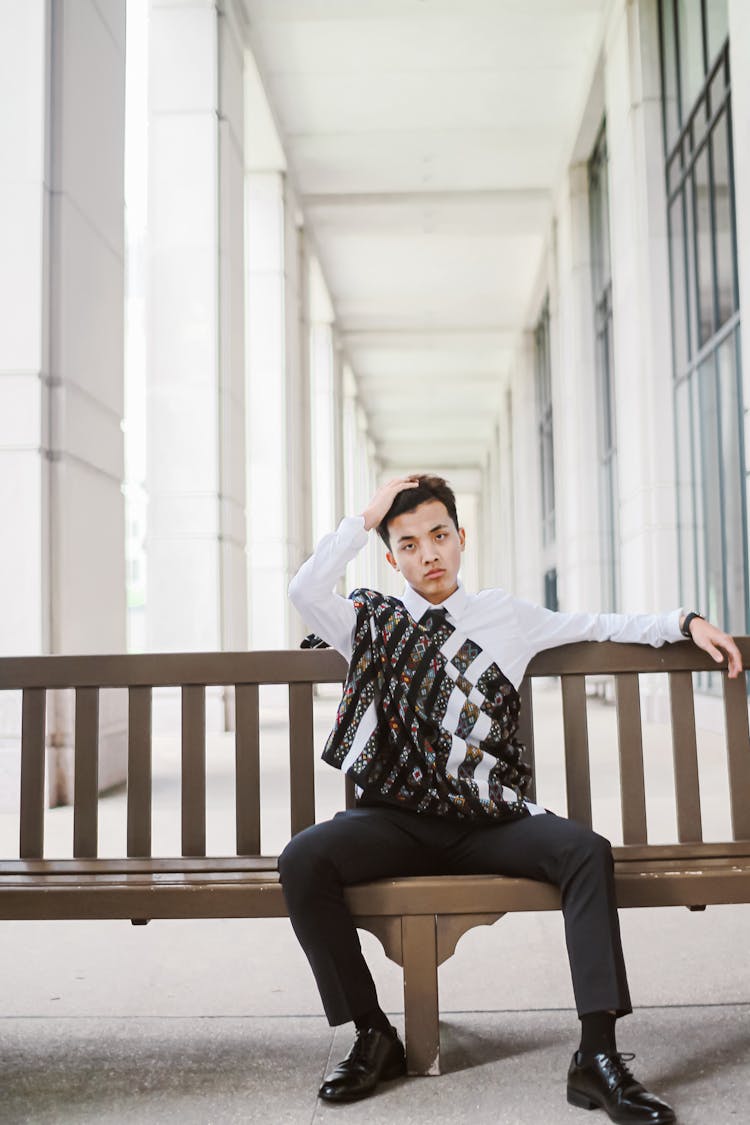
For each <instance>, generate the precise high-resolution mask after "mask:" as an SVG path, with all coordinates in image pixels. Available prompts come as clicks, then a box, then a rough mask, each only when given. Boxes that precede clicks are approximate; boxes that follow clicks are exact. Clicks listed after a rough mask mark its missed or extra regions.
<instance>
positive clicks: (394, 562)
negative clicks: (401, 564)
mask: <svg viewBox="0 0 750 1125" xmlns="http://www.w3.org/2000/svg"><path fill="white" fill-rule="evenodd" d="M385 557H386V558H387V559H388V562H389V563H390V564H391V566H392V567H393V569H394V570H398V563H397V562H396V560H395V559H394V557H393V555H392V554H391V552H390V551H386V552H385Z"/></svg>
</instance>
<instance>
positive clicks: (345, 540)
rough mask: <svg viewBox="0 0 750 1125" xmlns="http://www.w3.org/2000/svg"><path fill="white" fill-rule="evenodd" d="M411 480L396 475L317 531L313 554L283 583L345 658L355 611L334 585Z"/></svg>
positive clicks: (320, 633) (294, 601)
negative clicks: (330, 527) (361, 505)
mask: <svg viewBox="0 0 750 1125" xmlns="http://www.w3.org/2000/svg"><path fill="white" fill-rule="evenodd" d="M416 484H417V481H413V480H411V478H409V477H397V478H396V479H394V480H391V481H389V482H388V483H387V484H384V485H382V487H381V488H379V489H378V490H377V492H376V493H375V495H374V496H373V497H372V499H371V500H370V502H369V504H368V505H367V507H366V508H365V510H364V511H363V512H362V514H361V515H359V516H345V517H344V519H343V520H342V521H341V523H340V524H339V526H338V527H337V529H336V530H335V531H332V532H330V534H328V535H324V536H323V538H322V539H321V540H320V542H319V543H318V545H317V547H316V548H315V552H314V554H312V555H311V556H310V558H309V559H307V561H306V562H304V563H303V564H302V566H301V567H300V568H299V570H298V571H297V573H296V574H295V576H294V578H293V579H292V581H291V582H290V583H289V598H290V600H291V602H292V604H293V605H294V607H295V608H296V609H297V610H298V611H299V614H300V616H301V617H302V619H303V620H304V621H306V622H307V624H308V625H310V626H312V628H313V629H314V630H315V632H316V633H317V634H318V636H320V637H322V638H323V640H324V641H326V642H327V643H328V644H329V645H331V646H332V647H333V648H335V649H337V650H338V651H339V652H340V653H341V654H342V656H344V657H346V659H347V660H348V659H349V657H350V656H351V651H352V636H353V633H354V626H355V623H356V619H357V614H356V610H355V609H354V605H353V603H352V602H351V601H349V599H348V598H342V596H341V594H337V593H336V590H335V588H334V587H335V586H336V583H337V582H338V580H339V578H340V577H341V575H342V574H343V573H344V571H345V569H346V564H347V563H348V562H350V560H351V559H353V558H354V557H355V556H356V555H357V554H358V553H359V552H360V551H361V550H362V548H363V547H364V546H365V544H366V543H367V539H368V532H369V531H370V529H371V528H373V527H377V525H378V524H379V523H380V521H381V520H382V519H383V516H384V515H385V514H386V512H387V511H388V509H389V508H390V506H391V504H392V503H393V501H394V499H395V497H396V495H397V494H398V493H399V492H401V491H402V489H404V488H412V487H414V486H416Z"/></svg>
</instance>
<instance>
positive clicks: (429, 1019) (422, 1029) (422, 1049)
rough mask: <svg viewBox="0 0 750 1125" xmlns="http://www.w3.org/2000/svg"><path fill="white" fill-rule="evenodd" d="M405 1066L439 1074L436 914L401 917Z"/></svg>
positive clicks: (419, 1071) (424, 1073) (415, 1070)
mask: <svg viewBox="0 0 750 1125" xmlns="http://www.w3.org/2000/svg"><path fill="white" fill-rule="evenodd" d="M401 927H402V930H401V933H402V949H403V958H404V1014H405V1023H406V1066H407V1070H408V1072H409V1074H421V1075H431V1074H440V1026H439V1008H438V976H437V925H436V919H435V915H434V914H416V915H412V916H411V917H410V916H408V915H407V916H406V917H404V918H402V919H401Z"/></svg>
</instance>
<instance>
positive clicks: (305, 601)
mask: <svg viewBox="0 0 750 1125" xmlns="http://www.w3.org/2000/svg"><path fill="white" fill-rule="evenodd" d="M367 541H368V533H367V532H366V531H365V521H364V518H363V517H362V516H345V517H344V519H343V520H342V521H341V523H340V524H339V526H338V527H337V528H336V530H335V531H332V532H330V533H329V534H328V535H324V536H323V538H322V539H321V540H320V542H319V543H318V545H317V547H316V548H315V551H314V553H313V554H312V555H311V556H310V558H309V559H307V561H306V562H304V563H303V564H302V566H301V567H300V568H299V570H298V571H297V573H296V574H295V576H294V578H293V579H292V581H291V582H290V583H289V599H290V601H291V603H292V605H293V606H294V607H295V609H296V610H297V611H298V612H299V614H300V616H301V617H302V619H303V620H304V621H305V622H306V623H307V624H308V625H309V626H310V627H311V628H312V629H313V630H314V631H315V632H316V633H317V634H318V636H319V637H322V638H323V640H324V641H326V642H327V643H328V644H329V645H331V646H332V647H333V648H335V649H336V650H337V651H338V652H340V653H341V654H342V656H344V657H346V659H347V660H348V659H349V657H350V656H351V652H352V639H353V634H354V626H355V624H356V620H357V613H356V610H355V608H354V605H353V603H352V602H351V601H350V600H349V599H348V598H342V596H341V595H340V594H338V593H336V591H335V589H334V587H335V585H336V583H337V582H338V580H339V578H341V576H342V574H343V573H344V571H345V569H346V564H347V563H348V562H350V561H351V560H352V559H353V558H355V556H356V555H357V554H359V552H360V551H361V550H362V548H363V547H364V546H365V545H366V544H367Z"/></svg>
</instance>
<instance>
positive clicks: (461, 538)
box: [458, 527, 466, 551]
mask: <svg viewBox="0 0 750 1125" xmlns="http://www.w3.org/2000/svg"><path fill="white" fill-rule="evenodd" d="M458 541H459V543H460V544H461V550H462V551H465V550H466V532H465V531H464V529H463V528H462V527H459V529H458Z"/></svg>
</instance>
